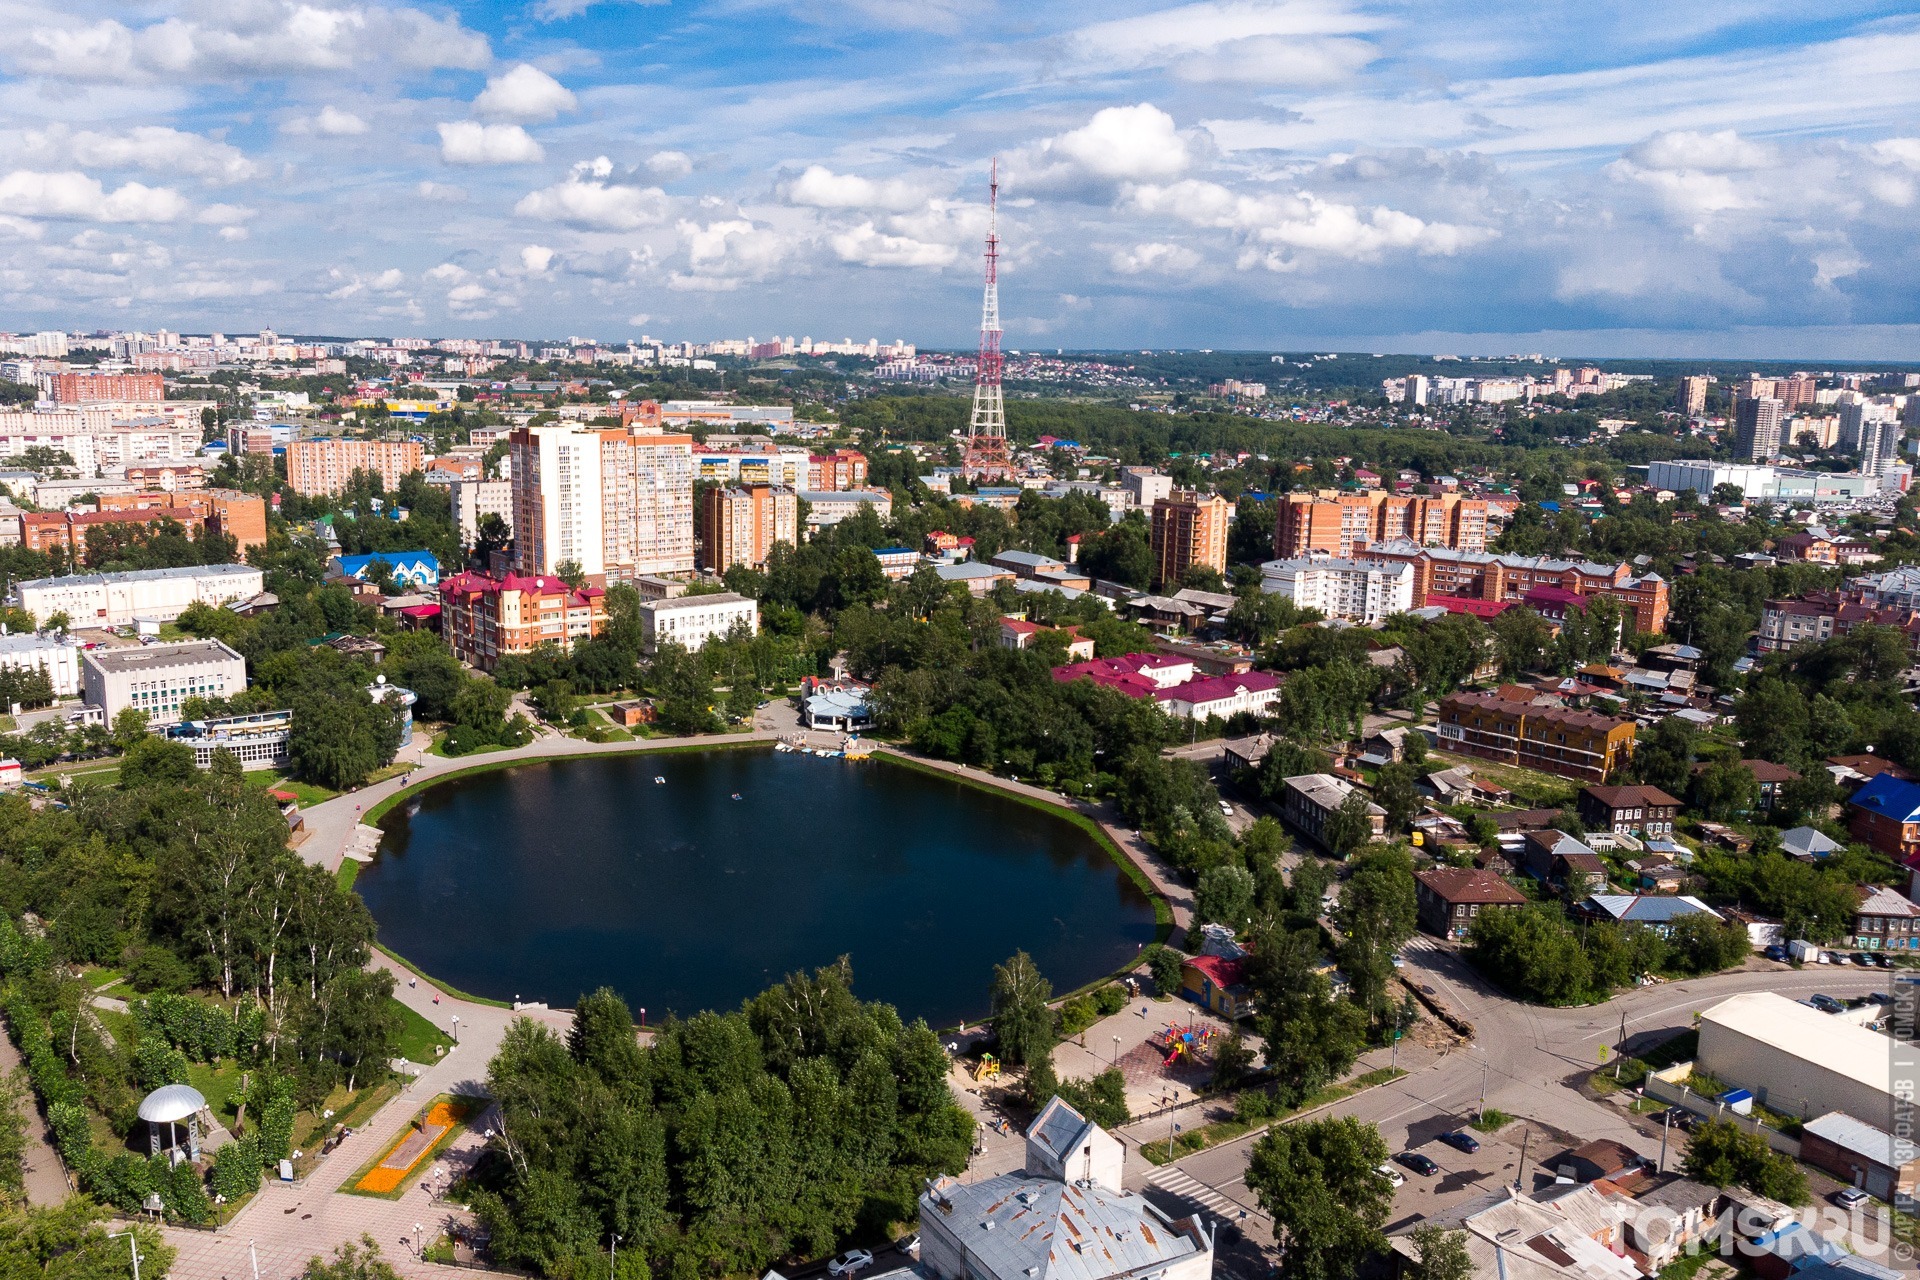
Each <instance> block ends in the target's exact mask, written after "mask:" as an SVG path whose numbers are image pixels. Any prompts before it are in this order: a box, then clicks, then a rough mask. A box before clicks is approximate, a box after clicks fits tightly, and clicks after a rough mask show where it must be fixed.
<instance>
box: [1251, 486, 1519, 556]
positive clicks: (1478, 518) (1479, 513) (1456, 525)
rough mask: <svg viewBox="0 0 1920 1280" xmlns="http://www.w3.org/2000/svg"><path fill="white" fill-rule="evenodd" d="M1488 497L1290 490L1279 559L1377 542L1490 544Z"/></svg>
mask: <svg viewBox="0 0 1920 1280" xmlns="http://www.w3.org/2000/svg"><path fill="white" fill-rule="evenodd" d="M1487 510H1488V506H1487V503H1486V502H1485V500H1483V499H1480V498H1463V497H1461V496H1460V495H1459V494H1457V493H1448V494H1442V495H1440V496H1439V497H1421V496H1415V495H1403V494H1392V493H1384V492H1371V493H1348V494H1336V493H1334V492H1333V491H1332V490H1325V491H1322V492H1320V493H1317V494H1311V493H1290V494H1287V495H1285V497H1284V499H1283V500H1282V502H1281V504H1280V514H1279V516H1278V518H1277V519H1276V520H1275V522H1274V530H1273V553H1274V556H1275V558H1276V559H1280V560H1295V559H1299V558H1300V557H1302V556H1309V555H1314V554H1323V555H1330V556H1340V557H1343V558H1350V557H1352V556H1353V555H1355V554H1356V553H1358V552H1361V551H1364V550H1366V549H1367V548H1368V547H1369V546H1371V545H1372V544H1374V543H1376V542H1394V541H1401V540H1404V541H1408V542H1414V543H1418V544H1419V545H1421V546H1427V547H1447V548H1450V549H1452V550H1456V551H1484V550H1486V547H1487Z"/></svg>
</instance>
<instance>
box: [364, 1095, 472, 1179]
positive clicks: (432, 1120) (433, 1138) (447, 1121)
mask: <svg viewBox="0 0 1920 1280" xmlns="http://www.w3.org/2000/svg"><path fill="white" fill-rule="evenodd" d="M467 1111H468V1108H467V1105H466V1104H465V1103H462V1102H436V1103H434V1104H433V1105H432V1106H431V1107H429V1108H428V1109H427V1114H426V1116H425V1118H424V1119H423V1120H422V1121H421V1123H420V1125H419V1127H417V1128H414V1127H409V1128H408V1130H407V1131H406V1132H405V1133H402V1134H401V1135H400V1136H399V1137H398V1138H396V1139H395V1140H394V1143H393V1145H392V1146H391V1147H388V1148H387V1153H386V1155H385V1156H383V1157H382V1158H381V1160H380V1163H379V1164H377V1165H375V1166H374V1167H373V1168H371V1169H369V1170H367V1172H366V1173H365V1174H364V1175H363V1176H362V1177H361V1179H360V1181H358V1182H356V1183H355V1184H354V1190H356V1191H366V1192H370V1193H372V1194H374V1195H387V1194H389V1193H391V1192H393V1191H396V1190H398V1189H399V1187H400V1185H401V1184H402V1183H404V1182H405V1181H406V1180H407V1176H408V1175H409V1174H411V1173H412V1172H413V1171H414V1169H415V1168H417V1167H418V1166H419V1165H420V1163H421V1162H422V1161H424V1160H425V1159H426V1158H427V1157H428V1156H430V1155H432V1154H433V1150H434V1148H436V1147H438V1146H439V1145H440V1143H441V1140H442V1139H444V1138H445V1137H446V1136H447V1135H448V1134H449V1133H451V1132H453V1127H454V1126H455V1125H456V1124H459V1123H460V1122H461V1121H462V1120H464V1119H466V1116H467Z"/></svg>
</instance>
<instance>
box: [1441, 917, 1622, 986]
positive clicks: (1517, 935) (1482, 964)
mask: <svg viewBox="0 0 1920 1280" xmlns="http://www.w3.org/2000/svg"><path fill="white" fill-rule="evenodd" d="M1467 948H1468V954H1469V955H1470V956H1471V957H1472V959H1473V962H1474V964H1475V965H1476V966H1477V967H1478V968H1479V969H1480V971H1481V972H1483V973H1485V974H1486V975H1487V976H1488V977H1489V978H1492V979H1493V980H1494V981H1495V982H1497V983H1499V984H1500V985H1501V986H1503V987H1505V988H1506V989H1507V991H1508V992H1510V993H1511V994H1513V995H1515V996H1518V997H1519V998H1521V999H1523V1000H1533V1001H1537V1002H1538V1003H1540V1004H1551V1005H1560V1004H1574V1003H1577V1002H1579V1001H1581V1000H1584V999H1586V998H1587V997H1588V996H1589V995H1591V994H1593V966H1592V964H1591V962H1589V961H1588V959H1587V955H1586V952H1585V951H1583V950H1582V949H1581V946H1580V940H1579V939H1578V938H1577V937H1575V936H1574V933H1573V930H1572V929H1570V928H1568V927H1567V922H1566V919H1565V918H1564V917H1563V916H1562V915H1561V914H1560V912H1559V910H1558V909H1557V908H1554V907H1550V906H1543V905H1534V906H1526V907H1512V908H1500V909H1497V910H1488V911H1482V912H1481V913H1480V914H1479V915H1477V916H1475V917H1474V918H1473V925H1472V927H1471V928H1469V929H1468V931H1467Z"/></svg>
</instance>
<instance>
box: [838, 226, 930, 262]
mask: <svg viewBox="0 0 1920 1280" xmlns="http://www.w3.org/2000/svg"><path fill="white" fill-rule="evenodd" d="M832 243H833V251H834V252H835V253H836V254H838V255H839V257H840V261H842V262H851V263H855V264H857V265H859V266H863V267H944V266H946V265H947V264H949V263H951V262H952V261H953V260H954V258H955V257H957V256H958V255H959V251H958V250H957V249H955V248H954V247H953V246H952V245H950V244H929V243H927V242H926V241H924V240H915V239H913V238H911V237H910V236H893V235H887V234H885V233H884V232H882V231H879V230H877V229H876V228H875V227H874V225H873V224H872V223H871V222H863V223H861V224H860V225H859V226H857V227H855V228H854V229H853V230H851V231H845V232H842V233H840V234H839V235H836V236H834V237H833V241H832Z"/></svg>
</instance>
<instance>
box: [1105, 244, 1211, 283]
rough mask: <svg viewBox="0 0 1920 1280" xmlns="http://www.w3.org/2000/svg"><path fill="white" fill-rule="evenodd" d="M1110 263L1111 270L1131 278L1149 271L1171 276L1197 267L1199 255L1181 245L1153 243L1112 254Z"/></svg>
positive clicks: (1138, 245)
mask: <svg viewBox="0 0 1920 1280" xmlns="http://www.w3.org/2000/svg"><path fill="white" fill-rule="evenodd" d="M1110 261H1111V263H1112V265H1113V269H1114V270H1115V271H1118V272H1120V273H1121V274H1122V275H1130V276H1133V275H1140V274H1141V273H1142V272H1150V271H1151V272H1160V273H1163V274H1168V275H1172V274H1175V273H1177V272H1182V271H1192V270H1193V269H1194V268H1195V267H1198V266H1199V265H1200V255H1199V254H1197V253H1195V252H1194V251H1193V250H1191V249H1189V248H1187V247H1186V246H1185V245H1183V244H1166V243H1164V242H1159V241H1155V242H1153V243H1149V244H1137V245H1135V246H1133V248H1131V249H1121V250H1119V251H1117V252H1115V253H1114V255H1113V257H1112V258H1111V259H1110Z"/></svg>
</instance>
